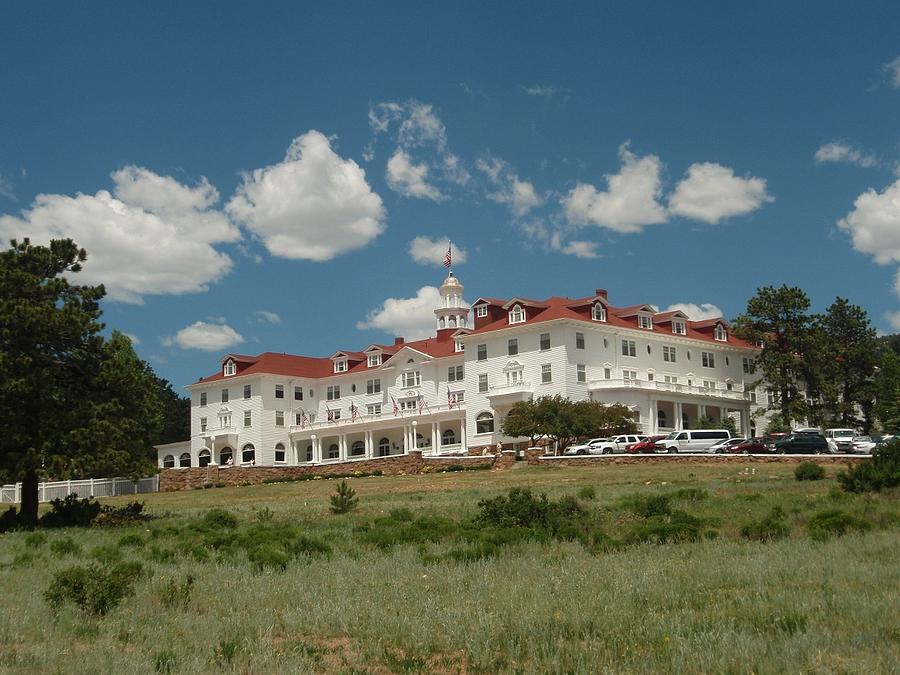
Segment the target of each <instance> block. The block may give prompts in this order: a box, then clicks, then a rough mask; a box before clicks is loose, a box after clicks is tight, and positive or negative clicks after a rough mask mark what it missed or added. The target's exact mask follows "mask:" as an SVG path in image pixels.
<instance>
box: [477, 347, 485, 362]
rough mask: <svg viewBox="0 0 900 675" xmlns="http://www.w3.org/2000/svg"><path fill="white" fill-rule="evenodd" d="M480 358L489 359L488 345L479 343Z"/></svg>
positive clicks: (480, 359) (481, 359)
mask: <svg viewBox="0 0 900 675" xmlns="http://www.w3.org/2000/svg"><path fill="white" fill-rule="evenodd" d="M478 360H479V361H487V345H478Z"/></svg>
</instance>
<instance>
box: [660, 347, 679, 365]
mask: <svg viewBox="0 0 900 675" xmlns="http://www.w3.org/2000/svg"><path fill="white" fill-rule="evenodd" d="M663 361H667V362H669V363H677V361H678V356H677V353H676V350H675V347H667V346H665V345H663Z"/></svg>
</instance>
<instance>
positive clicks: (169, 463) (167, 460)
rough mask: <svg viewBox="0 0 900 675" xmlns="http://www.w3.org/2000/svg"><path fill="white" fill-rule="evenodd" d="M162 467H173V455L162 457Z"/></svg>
mask: <svg viewBox="0 0 900 675" xmlns="http://www.w3.org/2000/svg"><path fill="white" fill-rule="evenodd" d="M163 467H164V468H166V469H174V468H175V455H166V456H165V457H163Z"/></svg>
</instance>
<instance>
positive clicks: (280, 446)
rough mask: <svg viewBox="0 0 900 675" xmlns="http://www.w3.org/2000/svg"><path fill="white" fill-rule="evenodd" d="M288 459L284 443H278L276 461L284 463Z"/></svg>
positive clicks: (276, 445)
mask: <svg viewBox="0 0 900 675" xmlns="http://www.w3.org/2000/svg"><path fill="white" fill-rule="evenodd" d="M285 461H286V454H285V452H284V443H276V444H275V462H276V463H284V462H285Z"/></svg>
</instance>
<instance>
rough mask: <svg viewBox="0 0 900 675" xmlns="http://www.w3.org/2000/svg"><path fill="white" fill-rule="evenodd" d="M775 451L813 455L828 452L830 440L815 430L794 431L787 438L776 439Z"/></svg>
mask: <svg viewBox="0 0 900 675" xmlns="http://www.w3.org/2000/svg"><path fill="white" fill-rule="evenodd" d="M775 452H780V453H781V454H788V453H790V454H801V455H812V454H816V455H818V454H819V453H822V452H826V453H827V452H828V441H826V440H825V437H824V436H823V435H822V434H818V433H814V432H794V433H793V434H791V435H790V436H788V437H787V438H783V439H781V440H780V441H775Z"/></svg>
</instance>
